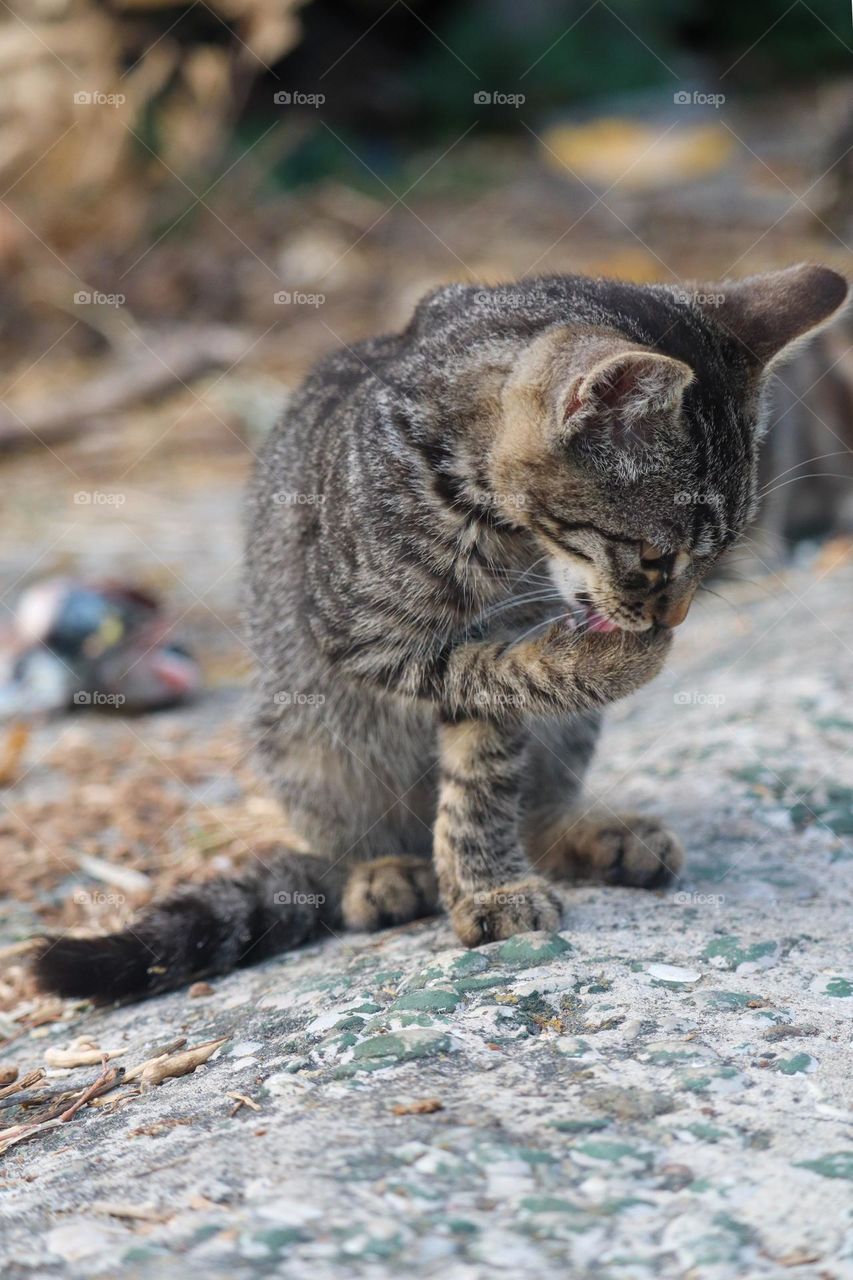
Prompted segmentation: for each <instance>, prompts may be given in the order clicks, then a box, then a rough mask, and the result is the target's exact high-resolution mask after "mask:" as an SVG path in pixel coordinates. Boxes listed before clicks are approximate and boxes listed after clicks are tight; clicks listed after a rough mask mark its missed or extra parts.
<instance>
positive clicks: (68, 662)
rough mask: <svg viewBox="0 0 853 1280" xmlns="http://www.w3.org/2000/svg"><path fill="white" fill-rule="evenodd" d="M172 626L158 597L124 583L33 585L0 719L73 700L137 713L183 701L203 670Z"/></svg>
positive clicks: (9, 640)
mask: <svg viewBox="0 0 853 1280" xmlns="http://www.w3.org/2000/svg"><path fill="white" fill-rule="evenodd" d="M171 630H172V626H171V625H170V624H169V623H168V622H167V620H166V619H165V618H164V616H163V614H162V612H161V609H160V605H159V603H158V601H157V600H156V599H155V598H154V597H153V596H151V595H149V594H148V593H146V592H144V591H140V590H137V589H136V588H134V587H131V586H129V585H126V584H124V583H118V582H100V583H99V582H93V583H85V582H77V581H75V580H74V579H70V578H50V579H46V580H45V581H43V582H39V583H37V584H35V585H34V586H31V587H29V588H27V590H26V591H25V592H24V593H23V595H22V596H21V598H20V600H19V601H18V606H17V609H16V611H15V614H14V618H13V625H12V627H11V628H10V629H9V631H8V632H7V635H6V642H5V653H4V654H2V657H3V659H4V662H5V668H6V671H5V683H4V684H3V685H2V686H0V718H2V717H4V716H5V717H7V718H13V717H15V718H19V717H22V716H28V715H37V714H40V713H45V712H55V711H62V710H67V709H69V708H70V707H72V706H73V707H90V708H94V709H96V710H116V711H122V712H127V713H134V712H140V711H150V710H153V709H157V708H161V707H168V706H173V705H174V704H175V703H177V702H181V701H184V700H185V699H186V698H188V697H191V696H192V695H193V694H195V693H196V692H197V691H198V689H199V687H200V683H201V677H200V672H199V669H198V666H197V664H196V663H195V661H194V659H193V658H192V657H191V656H190V654H189V653H187V651H186V650H185V649H183V648H182V647H181V646H180V645H178V644H176V643H174V642H173V641H172V640H170V639H169V636H170V633H171ZM14 732H15V731H13V733H14ZM13 745H14V744H13ZM22 749H23V746H22V744H21V746H20V750H22Z"/></svg>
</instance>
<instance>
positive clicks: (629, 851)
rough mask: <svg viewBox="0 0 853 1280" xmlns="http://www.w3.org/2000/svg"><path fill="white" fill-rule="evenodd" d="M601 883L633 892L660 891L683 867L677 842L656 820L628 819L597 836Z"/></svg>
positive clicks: (643, 818)
mask: <svg viewBox="0 0 853 1280" xmlns="http://www.w3.org/2000/svg"><path fill="white" fill-rule="evenodd" d="M599 838H600V841H601V858H602V862H603V863H604V879H605V881H606V882H607V883H608V884H622V885H629V886H631V887H632V888H636V889H661V888H663V886H664V885H666V884H669V882H670V881H671V880H673V879H674V878H675V877H676V876H677V875H678V873H679V871H680V870H681V867H682V865H683V863H684V849H683V847H682V844H681V841H680V840H679V839H678V837H677V836H676V835H674V834H673V832H672V831H669V830H668V829H667V828H666V827H665V826H664V825H663V823H661V822H658V820H657V819H656V818H646V817H643V816H641V815H631V816H630V817H626V818H625V819H623V820H622V821H621V822H620V823H619V824H618V825H616V824H614V826H613V827H612V828H606V829H603V830H602V831H601V832H600V833H599Z"/></svg>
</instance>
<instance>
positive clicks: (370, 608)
mask: <svg viewBox="0 0 853 1280" xmlns="http://www.w3.org/2000/svg"><path fill="white" fill-rule="evenodd" d="M845 292H846V285H845V284H844V282H843V281H842V280H841V278H840V277H838V276H836V275H835V274H834V273H832V272H829V271H826V270H824V269H822V268H811V267H802V268H792V269H791V270H790V271H789V272H783V273H774V274H772V275H770V276H765V277H757V278H755V279H754V280H752V281H748V282H745V283H741V284H738V285H734V284H730V285H716V286H702V287H701V291H700V290H699V289H697V291H695V292H689V291H686V290H684V289H676V288H671V287H668V286H653V287H645V286H638V285H632V284H625V283H621V282H618V281H602V280H588V279H583V278H580V277H559V278H554V279H545V280H531V281H523V282H521V283H519V284H514V285H504V286H499V287H495V288H489V289H486V288H483V287H480V286H476V287H475V286H467V285H451V286H449V287H447V288H444V289H440V290H438V291H437V292H436V293H433V294H431V295H429V296H428V297H427V298H425V299H424V300H423V301H422V302H421V303H420V305H419V306H418V308H417V309H416V311H415V314H414V317H413V319H412V321H411V323H410V325H409V326H408V328H407V329H406V330H405V331H404V332H403V333H400V334H397V335H393V336H389V337H382V338H375V339H372V340H370V341H367V342H363V343H361V344H359V345H358V346H357V347H355V348H347V349H344V350H342V351H338V352H335V353H334V354H332V355H330V356H328V357H327V358H326V359H325V360H323V361H322V362H321V363H320V364H319V365H318V366H317V367H316V369H315V370H314V371H313V372H312V373H311V374H310V375H309V377H308V378H307V379H306V381H305V383H304V384H303V386H302V387H301V388H300V390H299V391H298V392H297V393H296V394H295V396H294V397H293V400H292V402H291V403H290V405H289V406H288V410H287V413H286V415H285V418H284V420H283V421H282V423H281V424H280V426H279V427H278V428H277V429H276V430H275V431H274V432H273V433H272V435H271V437H270V439H269V441H268V443H267V445H266V447H265V449H264V451H263V455H262V457H261V459H260V462H259V465H258V467H257V469H256V473H255V476H254V480H253V482H252V485H251V488H250V493H249V500H248V511H247V530H248V536H247V557H246V569H247V587H248V621H249V640H250V644H251V647H252V650H253V653H254V655H255V658H256V663H257V672H256V681H255V690H254V707H255V710H254V733H255V738H256V745H257V759H258V761H259V763H260V765H261V767H262V769H263V771H264V773H265V774H266V777H267V778H268V780H269V783H270V785H271V786H272V788H273V789H274V791H275V792H276V793H277V794H278V795H279V796H280V798H281V801H282V803H283V804H284V806H285V807H286V809H287V812H288V816H289V819H290V821H291V823H292V824H293V826H294V828H295V829H296V830H297V831H298V833H299V835H300V837H301V838H302V840H303V841H304V842H305V846H306V847H307V848H309V849H311V850H312V851H314V853H315V854H316V855H318V858H319V859H322V862H321V863H319V864H318V862H317V861H314V862H313V863H312V869H311V876H310V886H311V888H310V890H303V891H302V897H303V899H304V898H308V899H312V901H310V902H307V903H306V902H304V901H303V902H299V903H297V901H296V890H295V888H294V885H296V884H297V883H308V882H300V881H299V877H300V876H302V875H303V874H304V866H303V863H300V862H295V861H294V860H293V858H292V857H290V858H285V860H284V862H283V864H282V869H281V872H280V873H279V872H278V871H277V870H275V869H274V872H273V874H272V875H271V874H270V873H269V872H264V874H263V875H262V876H260V877H258V878H255V879H251V878H250V879H248V880H245V881H243V882H241V884H240V885H239V886H237V885H230V884H227V883H226V884H221V883H220V884H213V885H209V886H202V887H197V888H195V889H193V890H192V891H189V892H188V894H187V895H186V896H185V897H184V898H183V899H181V900H180V904H179V905H177V906H176V905H174V904H165V905H163V906H161V907H159V908H156V909H155V910H154V911H152V912H150V913H149V914H148V915H144V916H143V917H142V919H141V920H140V922H139V924H138V925H136V926H134V930H132V931H130V932H129V933H128V934H125V935H120V937H119V938H113V939H112V940H110V939H100V940H96V941H90V942H84V941H80V940H76V941H74V940H69V939H66V940H64V941H63V942H61V943H60V944H54V945H53V948H52V949H47V950H45V952H44V954H43V956H42V958H41V960H40V962H39V967H38V973H39V976H40V978H41V981H42V983H43V984H44V985H46V986H48V987H51V988H53V989H59V990H64V991H68V992H72V991H73V993H74V994H81V993H83V992H91V993H95V994H98V993H99V994H102V995H116V994H125V993H127V992H129V991H131V990H134V989H135V990H139V991H145V990H150V989H151V986H152V975H153V979H156V980H157V981H158V982H160V983H164V984H165V983H172V984H174V983H176V982H181V981H184V980H185V979H186V978H187V977H188V976H189V975H190V973H191V972H195V971H196V970H198V969H200V968H208V969H216V970H219V969H224V968H228V967H231V966H233V965H234V964H237V963H243V962H244V961H245V960H246V959H251V958H254V956H256V955H258V954H261V953H262V952H261V951H260V950H259V948H261V947H262V946H263V948H264V949H265V950H269V949H270V947H278V946H286V945H293V944H296V943H298V942H299V941H300V940H301V939H302V938H304V937H307V936H310V935H312V934H314V933H316V932H318V931H320V932H322V930H323V926H324V925H325V926H326V927H328V928H332V929H335V928H337V927H339V926H343V927H346V926H348V925H351V926H355V927H362V928H363V927H376V926H378V925H381V924H383V923H388V922H399V921H401V920H403V919H406V918H412V917H415V916H417V915H419V914H423V913H425V912H429V911H432V910H434V909H435V907H436V878H435V876H434V875H433V874H432V872H431V870H430V865H429V859H430V856H431V854H433V853H434V861H435V872H436V875H437V880H438V886H439V888H440V894H441V898H442V900H443V902H444V904H445V905H446V906H447V908H448V909H449V910H450V913H451V918H452V920H453V923H454V926H455V928H456V930H457V933H458V934H459V936H460V938H461V939H462V940H463V941H464V942H465V943H467V944H469V945H475V944H477V943H479V942H481V941H484V940H486V939H489V938H496V937H506V936H509V935H511V934H513V933H515V932H517V931H519V930H521V929H529V928H538V927H553V926H555V925H556V924H557V922H558V920H559V898H558V897H557V895H556V893H555V890H554V889H553V887H552V885H551V883H550V882H549V878H548V877H557V878H560V877H565V878H571V877H572V876H575V875H577V874H578V873H579V872H580V873H584V874H593V875H598V876H601V877H603V878H605V879H608V880H611V881H618V882H623V883H630V884H649V885H657V884H659V883H661V882H662V881H663V880H664V879H665V878H666V877H667V876H668V875H670V874H672V873H673V872H675V871H676V870H677V868H678V865H679V863H680V859H681V851H680V846H679V845H678V842H677V840H676V839H675V837H673V836H672V835H670V834H669V833H668V832H667V831H666V830H665V828H663V827H662V826H661V825H660V824H659V823H658V822H657V821H656V820H653V819H649V818H643V819H638V818H614V816H613V815H612V814H604V815H600V816H599V818H597V819H595V820H588V819H584V820H583V822H581V821H580V819H579V818H578V816H577V815H576V814H573V812H572V811H573V808H574V807H575V806H576V805H577V803H578V797H579V792H580V788H581V785H582V780H583V776H584V773H585V770H586V768H587V765H588V762H589V759H590V757H591V754H592V751H593V749H594V744H595V738H596V735H597V730H598V721H599V712H600V709H601V708H603V707H605V706H606V705H607V704H609V703H610V702H612V701H614V700H615V699H617V698H621V697H624V696H625V695H627V694H629V693H631V692H632V691H633V690H635V689H637V688H639V687H640V686H641V685H643V684H644V683H646V681H648V680H650V679H651V678H652V677H653V676H654V675H655V673H656V672H657V671H658V670H659V669H660V666H661V664H662V663H663V661H664V659H665V657H666V653H667V650H668V647H669V644H670V640H671V627H672V626H673V625H675V624H676V623H677V622H678V621H679V620H680V619H681V618H682V617H683V616H684V613H685V612H686V610H687V608H688V607H689V603H690V599H691V598H692V594H693V592H694V591H695V589H696V586H697V584H698V582H699V581H700V580H701V578H702V577H703V576H704V574H706V573H707V572H708V570H709V569H710V568H711V566H712V565H713V564H714V563H715V561H716V560H717V559H718V558H719V557H720V556H721V555H722V554H723V552H724V551H725V550H726V549H727V548H728V547H730V546H731V545H732V543H733V542H734V541H735V539H737V537H738V536H739V533H740V531H741V530H742V529H743V528H744V526H745V524H746V522H747V521H748V519H749V518H750V516H751V513H752V509H753V504H754V497H755V487H756V479H755V477H756V468H757V453H758V439H759V437H760V434H761V431H762V429H763V421H764V414H765V408H764V383H765V371H766V366H767V365H768V364H769V363H771V362H772V361H773V360H775V359H776V357H777V355H778V354H779V351H780V349H781V348H782V347H783V346H784V344H785V343H788V342H791V341H793V340H796V339H797V338H799V337H800V336H801V335H802V334H803V333H804V332H805V331H806V330H807V329H808V328H810V327H812V326H814V325H816V324H819V323H821V322H822V321H823V320H825V319H826V318H827V317H828V316H829V315H830V314H831V313H832V312H833V311H834V310H836V309H837V307H838V306H839V305H840V303H841V301H842V300H843V297H844V295H845ZM708 295H713V305H708V304H707V303H705V302H703V301H702V298H703V296H708ZM719 295H723V301H722V302H720V301H719ZM608 628H609V629H608ZM287 876H291V877H293V878H294V885H290V884H289V883H286V878H287ZM276 886H277V887H276ZM283 893H284V894H285V896H286V895H287V894H289V895H290V897H289V900H288V901H287V902H284V903H283V902H282V901H281V900H280V899H281V895H282V894H283ZM276 894H277V895H278V900H273V899H275V897H276ZM320 899H322V901H320ZM229 920H230V921H231V922H232V929H231V931H230V932H229V927H228V921H229ZM133 938H138V939H140V940H141V943H140V945H138V946H134V943H133V941H132V939H133ZM189 939H191V940H192V942H190V941H188V940H189ZM142 944H144V945H142ZM193 948H195V951H193ZM152 957H153V959H152Z"/></svg>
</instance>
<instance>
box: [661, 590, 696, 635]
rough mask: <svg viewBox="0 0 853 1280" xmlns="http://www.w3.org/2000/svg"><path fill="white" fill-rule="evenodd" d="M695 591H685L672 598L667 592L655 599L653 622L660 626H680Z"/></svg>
mask: <svg viewBox="0 0 853 1280" xmlns="http://www.w3.org/2000/svg"><path fill="white" fill-rule="evenodd" d="M694 594H695V591H685V592H683V593H681V594H680V595H678V596H677V597H675V598H673V597H671V596H670V595H669V594H668V593H667V594H664V595H662V596H658V598H657V600H656V601H655V606H654V611H655V622H657V623H659V624H660V626H662V627H680V626H681V624H682V622H683V621H684V619H685V618H686V617H687V614H688V613H689V611H690V606H691V604H692V603H693V596H694Z"/></svg>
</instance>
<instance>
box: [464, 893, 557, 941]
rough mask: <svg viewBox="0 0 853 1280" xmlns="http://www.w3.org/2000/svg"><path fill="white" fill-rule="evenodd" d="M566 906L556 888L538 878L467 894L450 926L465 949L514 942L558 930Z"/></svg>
mask: <svg viewBox="0 0 853 1280" xmlns="http://www.w3.org/2000/svg"><path fill="white" fill-rule="evenodd" d="M562 913H563V903H562V899H561V898H560V895H559V894H558V893H557V892H556V890H555V889H554V887H553V885H550V884H549V883H548V881H547V880H541V879H540V878H539V877H538V876H531V877H530V878H529V879H527V880H518V881H516V882H515V883H514V884H504V885H499V886H498V887H497V888H495V889H483V890H480V891H478V892H475V893H469V894H466V895H465V897H463V898H460V899H459V901H458V902H456V904H455V905H454V906H453V907H452V909H451V912H450V919H451V923H452V924H453V928H454V929H455V931H456V935H457V937H458V938H459V940H460V942H463V943H464V944H465V946H466V947H480V946H482V945H483V943H485V942H496V941H497V940H498V939H500V938H511V937H512V936H513V935H514V934H516V933H527V932H529V931H530V930H533V929H549V930H550V929H557V928H559V925H560V919H561V917H562Z"/></svg>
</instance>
